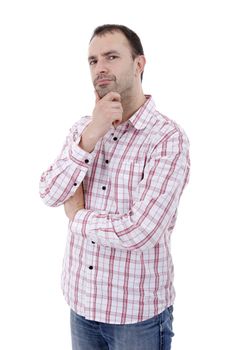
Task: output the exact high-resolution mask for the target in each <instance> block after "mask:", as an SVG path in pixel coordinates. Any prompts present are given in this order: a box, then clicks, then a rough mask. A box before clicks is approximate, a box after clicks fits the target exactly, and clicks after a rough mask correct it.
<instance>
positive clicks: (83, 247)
mask: <svg viewBox="0 0 233 350" xmlns="http://www.w3.org/2000/svg"><path fill="white" fill-rule="evenodd" d="M88 61H89V65H90V72H91V77H92V81H93V85H94V88H95V94H96V102H95V107H94V110H93V114H92V116H90V117H89V116H87V117H83V118H81V119H80V120H79V121H78V122H77V123H76V124H75V125H74V126H73V127H72V128H71V130H70V133H69V135H68V137H67V140H66V143H65V145H64V147H63V150H62V152H61V155H60V156H59V157H58V158H57V160H56V161H55V162H54V164H53V165H52V166H51V167H50V168H49V169H48V171H46V172H44V173H43V175H42V178H41V182H40V191H41V197H42V199H43V200H44V202H45V204H47V205H49V206H59V205H61V204H64V208H65V213H66V215H67V217H68V218H69V234H68V240H67V247H66V253H65V257H64V263H63V273H62V289H63V293H64V296H65V298H66V300H67V302H68V304H69V305H70V308H71V333H72V346H73V349H74V350H80V349H82V350H84V349H88V350H92V349H93V350H97V349H100V350H105V349H112V350H130V349H132V350H142V349H143V350H152V349H154V350H158V349H164V350H168V349H170V348H171V339H172V336H173V332H172V310H173V302H174V296H175V295H174V289H173V264H172V258H171V253H170V236H171V233H172V230H173V228H174V225H175V221H176V213H177V207H178V203H179V199H180V196H181V193H182V191H183V188H184V186H185V185H186V183H187V181H188V175H189V143H188V140H187V137H186V135H185V133H184V132H183V131H182V130H181V128H180V127H179V126H178V125H177V124H175V123H174V122H173V121H171V120H170V119H168V118H167V117H165V116H163V115H162V114H160V113H159V112H158V111H157V110H156V108H155V104H154V102H153V99H152V97H151V96H149V95H144V93H143V90H142V83H141V81H142V75H143V71H144V67H145V57H144V53H143V48H142V45H141V42H140V39H139V38H138V36H137V35H136V34H135V33H134V32H133V31H131V30H130V29H129V28H127V27H125V26H120V25H104V26H101V27H98V28H96V30H95V31H94V33H93V36H92V38H91V41H90V45H89V57H88Z"/></svg>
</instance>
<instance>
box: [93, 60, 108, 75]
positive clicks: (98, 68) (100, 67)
mask: <svg viewBox="0 0 233 350" xmlns="http://www.w3.org/2000/svg"><path fill="white" fill-rule="evenodd" d="M95 73H96V74H103V73H108V67H107V65H106V62H105V61H104V60H98V62H97V63H96V65H95Z"/></svg>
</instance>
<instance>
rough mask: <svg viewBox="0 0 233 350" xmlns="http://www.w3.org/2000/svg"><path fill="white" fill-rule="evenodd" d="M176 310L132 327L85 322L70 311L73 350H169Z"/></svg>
mask: <svg viewBox="0 0 233 350" xmlns="http://www.w3.org/2000/svg"><path fill="white" fill-rule="evenodd" d="M172 313H173V307H172V306H170V307H169V308H167V309H166V310H164V311H163V312H162V313H161V314H159V315H158V316H155V317H152V318H150V319H148V320H146V321H143V322H139V323H133V324H124V325H116V324H108V323H102V322H96V321H90V320H86V319H85V318H84V317H82V316H79V315H77V314H76V313H75V312H74V311H73V310H71V314H70V321H71V337H72V349H73V350H170V349H171V342H172V337H173V335H174V333H173V331H172V321H173V315H172Z"/></svg>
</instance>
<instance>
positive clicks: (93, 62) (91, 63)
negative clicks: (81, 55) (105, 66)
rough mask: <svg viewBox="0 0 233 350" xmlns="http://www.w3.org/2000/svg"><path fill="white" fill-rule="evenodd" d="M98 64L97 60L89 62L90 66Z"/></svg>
mask: <svg viewBox="0 0 233 350" xmlns="http://www.w3.org/2000/svg"><path fill="white" fill-rule="evenodd" d="M96 62H97V60H90V61H89V65H90V66H93V64H96Z"/></svg>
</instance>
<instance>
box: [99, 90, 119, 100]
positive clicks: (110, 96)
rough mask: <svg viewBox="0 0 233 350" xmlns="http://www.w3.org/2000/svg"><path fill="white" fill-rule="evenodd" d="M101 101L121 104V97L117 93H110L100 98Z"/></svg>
mask: <svg viewBox="0 0 233 350" xmlns="http://www.w3.org/2000/svg"><path fill="white" fill-rule="evenodd" d="M102 100H105V101H118V102H121V95H120V94H118V92H115V91H110V92H108V93H107V94H106V95H105V96H104V97H103V98H102Z"/></svg>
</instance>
